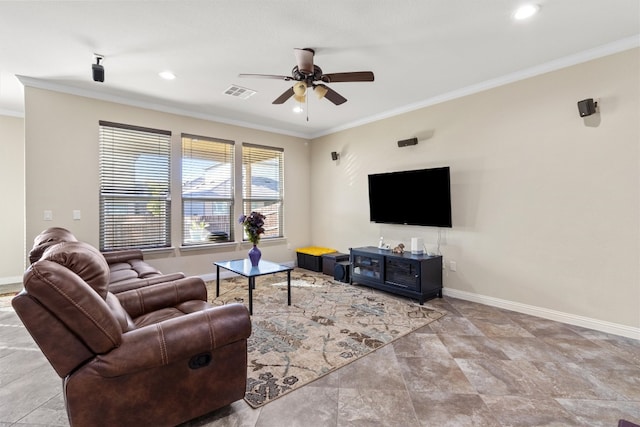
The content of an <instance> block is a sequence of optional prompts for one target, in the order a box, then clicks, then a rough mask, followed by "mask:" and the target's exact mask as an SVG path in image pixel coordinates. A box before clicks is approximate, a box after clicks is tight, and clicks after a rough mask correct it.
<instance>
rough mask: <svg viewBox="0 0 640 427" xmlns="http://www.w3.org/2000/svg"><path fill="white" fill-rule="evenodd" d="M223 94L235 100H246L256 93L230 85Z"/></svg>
mask: <svg viewBox="0 0 640 427" xmlns="http://www.w3.org/2000/svg"><path fill="white" fill-rule="evenodd" d="M224 93H225V95H229V96H234V97H236V98H240V99H247V98H249V97H250V96H251V95H253V94H255V93H256V91H255V90H252V89H247V88H246V87H242V86H238V85H231V86H229V87H228V88H227V90H225V91H224Z"/></svg>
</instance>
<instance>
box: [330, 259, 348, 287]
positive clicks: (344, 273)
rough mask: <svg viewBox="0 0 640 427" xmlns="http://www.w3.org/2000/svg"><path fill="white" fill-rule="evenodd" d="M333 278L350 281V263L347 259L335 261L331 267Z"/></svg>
mask: <svg viewBox="0 0 640 427" xmlns="http://www.w3.org/2000/svg"><path fill="white" fill-rule="evenodd" d="M333 278H334V280H337V281H338V282H343V283H349V282H350V281H351V263H350V262H349V261H340V262H336V265H335V266H334V267H333Z"/></svg>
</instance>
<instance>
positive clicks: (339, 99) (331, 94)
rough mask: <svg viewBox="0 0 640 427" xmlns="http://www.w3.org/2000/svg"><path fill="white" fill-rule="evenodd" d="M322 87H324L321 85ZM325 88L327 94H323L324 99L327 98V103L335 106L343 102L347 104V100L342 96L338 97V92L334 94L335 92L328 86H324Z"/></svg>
mask: <svg viewBox="0 0 640 427" xmlns="http://www.w3.org/2000/svg"><path fill="white" fill-rule="evenodd" d="M323 86H324V85H323ZM325 87H326V88H327V93H326V94H325V96H324V97H325V98H327V99H328V100H329V101H331V102H333V103H334V104H335V105H340V104H344V103H345V102H347V98H345V97H344V96H342V95H340V94H339V93H338V92H336V91H335V90H333V89H331V88H330V87H328V86H325Z"/></svg>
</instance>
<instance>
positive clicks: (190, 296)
mask: <svg viewBox="0 0 640 427" xmlns="http://www.w3.org/2000/svg"><path fill="white" fill-rule="evenodd" d="M116 297H117V298H118V300H119V301H120V304H121V305H122V307H123V308H124V309H125V311H126V312H127V313H129V316H131V317H133V318H135V317H138V316H141V315H143V314H146V313H149V312H151V311H156V310H159V309H161V308H166V307H175V306H176V305H178V304H180V303H182V302H185V301H190V300H201V301H206V300H207V287H206V286H205V284H204V281H203V280H202V279H201V278H200V277H195V276H192V277H184V278H181V279H178V280H174V281H171V282H164V283H158V284H155V285H150V286H145V287H141V288H137V289H132V290H130V291H125V292H120V293H118V294H116Z"/></svg>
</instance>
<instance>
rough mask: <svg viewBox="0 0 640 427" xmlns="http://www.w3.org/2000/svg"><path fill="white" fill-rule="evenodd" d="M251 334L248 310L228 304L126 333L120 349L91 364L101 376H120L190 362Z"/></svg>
mask: <svg viewBox="0 0 640 427" xmlns="http://www.w3.org/2000/svg"><path fill="white" fill-rule="evenodd" d="M249 335H251V320H250V318H249V311H248V310H247V308H246V307H245V306H244V305H242V304H227V305H223V306H219V307H212V308H208V309H206V310H203V311H199V312H196V313H191V314H187V315H184V316H181V317H178V318H174V319H169V320H166V321H163V322H160V323H157V324H155V325H149V326H145V327H142V328H139V329H135V330H133V331H130V332H127V333H125V334H123V336H122V344H121V345H120V346H119V347H118V348H116V349H113V350H112V351H110V352H109V353H106V354H103V355H98V356H97V357H96V358H95V359H94V360H93V361H91V362H90V363H89V365H90V366H91V368H90V369H93V370H94V371H95V372H96V374H98V375H101V376H103V377H117V376H120V375H127V374H131V373H133V372H136V371H139V370H142V369H150V368H156V367H159V366H163V365H169V364H171V363H175V362H177V361H180V360H188V359H189V358H191V357H192V356H195V355H198V354H201V353H205V352H210V351H212V350H215V349H217V348H220V347H223V346H225V345H227V344H231V343H234V342H237V341H240V340H245V339H247V338H248V337H249ZM185 363H187V362H185Z"/></svg>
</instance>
